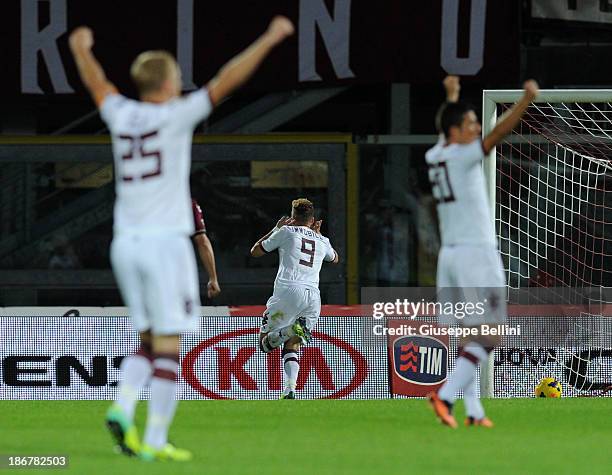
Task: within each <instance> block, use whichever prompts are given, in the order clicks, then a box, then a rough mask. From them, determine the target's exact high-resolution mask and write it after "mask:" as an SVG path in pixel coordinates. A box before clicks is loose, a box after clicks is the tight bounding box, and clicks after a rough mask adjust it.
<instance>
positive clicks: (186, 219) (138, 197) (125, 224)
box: [100, 89, 212, 235]
mask: <svg viewBox="0 0 612 475" xmlns="http://www.w3.org/2000/svg"><path fill="white" fill-rule="evenodd" d="M211 110H212V106H211V103H210V100H209V97H208V93H207V91H206V90H204V89H200V90H198V91H196V92H193V93H191V94H188V95H186V96H183V97H177V98H175V99H172V100H170V101H167V102H164V103H161V104H154V103H150V102H139V101H135V100H131V99H128V98H126V97H123V96H121V95H119V94H113V95H109V96H107V97H106V98H105V100H104V102H103V103H102V106H101V107H100V115H101V116H102V119H103V120H104V122H106V124H107V125H108V128H109V130H110V132H111V135H112V140H113V156H114V163H115V192H116V200H115V210H114V232H115V234H117V233H136V234H140V233H147V234H150V233H164V234H185V235H191V234H193V232H194V224H193V217H192V213H191V194H190V191H189V172H190V169H191V142H192V136H193V130H194V128H195V126H196V125H197V124H198V122H200V121H201V120H203V119H205V118H206V117H208V115H210V112H211Z"/></svg>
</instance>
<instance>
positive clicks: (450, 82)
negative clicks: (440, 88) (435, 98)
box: [442, 75, 461, 102]
mask: <svg viewBox="0 0 612 475" xmlns="http://www.w3.org/2000/svg"><path fill="white" fill-rule="evenodd" d="M442 84H444V89H445V90H446V100H447V102H457V101H458V100H459V92H461V84H460V82H459V76H452V75H451V76H446V77H445V78H444V81H442Z"/></svg>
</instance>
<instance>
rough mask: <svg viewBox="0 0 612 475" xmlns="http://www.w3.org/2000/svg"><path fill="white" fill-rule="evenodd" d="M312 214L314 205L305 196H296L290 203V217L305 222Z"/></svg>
mask: <svg viewBox="0 0 612 475" xmlns="http://www.w3.org/2000/svg"><path fill="white" fill-rule="evenodd" d="M313 216H314V205H313V204H312V202H311V201H310V200H307V199H306V198H298V199H297V200H293V202H292V203H291V217H292V218H295V219H296V220H298V221H300V222H301V223H305V222H307V221H308V220H309V219H310V218H312V217H313Z"/></svg>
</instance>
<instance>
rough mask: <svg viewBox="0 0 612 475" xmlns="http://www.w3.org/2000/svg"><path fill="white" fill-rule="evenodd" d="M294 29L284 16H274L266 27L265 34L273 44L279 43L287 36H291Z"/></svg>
mask: <svg viewBox="0 0 612 475" xmlns="http://www.w3.org/2000/svg"><path fill="white" fill-rule="evenodd" d="M294 31H295V27H294V26H293V23H291V20H289V18H287V17H284V16H280V15H279V16H275V17H274V18H273V19H272V21H271V22H270V26H268V31H267V34H268V35H269V37H270V39H271V40H272V42H273V43H274V44H277V43H280V42H281V41H283V40H284V39H285V38H287V37H288V36H291V35H293V33H294Z"/></svg>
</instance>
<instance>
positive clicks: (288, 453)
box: [0, 398, 612, 475]
mask: <svg viewBox="0 0 612 475" xmlns="http://www.w3.org/2000/svg"><path fill="white" fill-rule="evenodd" d="M107 405H108V403H107V402H99V401H96V402H91V401H78V402H75V401H49V402H41V401H32V402H31V401H2V402H0V434H1V437H0V454H3V455H7V454H20V455H21V454H59V453H65V454H68V455H69V457H70V468H69V469H68V470H59V471H54V472H53V473H78V474H86V475H95V474H109V473H110V474H113V475H118V474H123V473H125V474H147V475H154V474H158V473H165V474H166V473H170V474H186V473H194V474H223V475H230V474H240V475H244V474H266V475H272V474H310V475H312V474H317V475H318V474H334V475H337V474H351V475H352V474H368V475H378V474H384V475H386V474H421V473H426V474H430V473H444V474H446V473H462V474H463V473H466V474H467V473H469V474H479V473H483V474H491V473H495V474H500V473H513V474H524V473H539V474H548V473H554V474H560V473H561V474H563V473H568V474H570V473H572V474H574V473H589V474H595V473H611V472H610V471H611V470H612V468H611V467H612V455H611V448H610V447H612V418H611V417H610V415H611V414H612V399H603V398H602V399H595V398H593V399H586V398H582V399H569V398H568V399H561V400H550V399H513V400H489V401H486V402H485V407H486V408H487V411H488V413H489V415H490V417H491V419H493V421H494V422H495V423H496V427H495V428H494V429H491V430H487V429H483V428H474V427H471V428H466V427H464V426H463V425H461V426H460V427H459V429H457V430H452V429H449V428H447V427H443V426H441V425H440V424H438V423H437V422H436V421H435V420H434V417H433V413H432V412H431V410H430V409H429V407H428V406H427V405H426V403H425V401H423V400H386V401H376V400H372V401H300V400H296V401H189V402H182V403H181V404H180V405H179V408H178V412H177V416H176V419H175V424H174V426H173V428H172V432H171V439H173V441H174V442H175V443H176V444H177V445H178V446H182V447H185V448H189V449H191V450H193V451H194V454H195V459H194V461H192V462H189V463H184V464H178V463H173V464H170V463H154V464H146V463H143V462H140V461H139V460H136V459H130V458H127V457H124V456H121V455H116V454H114V453H113V451H112V447H111V443H110V437H109V435H108V434H107V433H106V430H105V428H104V427H103V414H104V411H105V409H106V407H107ZM144 411H145V404H143V403H141V404H140V407H139V411H138V423H139V427H142V423H143V421H144ZM456 415H457V416H458V418H459V419H458V420H459V421H460V422H462V421H463V407H462V404H458V407H457V414H456ZM1 472H2V473H8V472H11V473H13V472H14V471H13V470H7V471H4V470H3V471H1ZM40 472H41V471H40V470H36V471H33V470H23V469H20V470H18V471H16V472H15V473H23V474H25V473H40Z"/></svg>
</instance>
